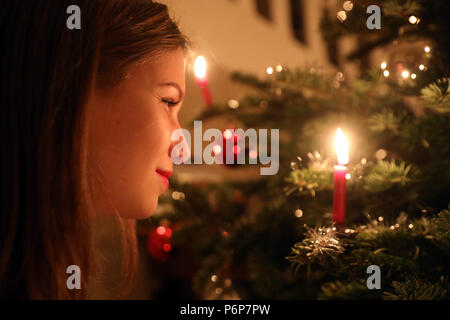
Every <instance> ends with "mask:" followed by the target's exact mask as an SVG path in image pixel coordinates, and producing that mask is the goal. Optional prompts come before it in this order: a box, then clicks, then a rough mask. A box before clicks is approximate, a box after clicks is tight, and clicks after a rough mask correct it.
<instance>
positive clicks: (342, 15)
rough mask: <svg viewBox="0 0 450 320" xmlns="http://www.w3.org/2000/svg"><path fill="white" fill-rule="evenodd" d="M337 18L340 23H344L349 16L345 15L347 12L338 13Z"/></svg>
mask: <svg viewBox="0 0 450 320" xmlns="http://www.w3.org/2000/svg"><path fill="white" fill-rule="evenodd" d="M337 18H338V19H339V21H341V22H344V21H345V20H346V19H347V14H346V13H345V11H339V12H338V13H337Z"/></svg>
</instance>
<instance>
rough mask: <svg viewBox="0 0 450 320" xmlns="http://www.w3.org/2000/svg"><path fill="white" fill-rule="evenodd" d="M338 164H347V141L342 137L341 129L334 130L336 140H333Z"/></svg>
mask: <svg viewBox="0 0 450 320" xmlns="http://www.w3.org/2000/svg"><path fill="white" fill-rule="evenodd" d="M334 146H335V148H336V153H337V158H338V163H339V164H340V165H341V166H343V165H345V164H347V163H348V141H347V138H346V137H345V136H344V133H343V132H342V130H341V128H338V129H337V130H336V138H335V140H334Z"/></svg>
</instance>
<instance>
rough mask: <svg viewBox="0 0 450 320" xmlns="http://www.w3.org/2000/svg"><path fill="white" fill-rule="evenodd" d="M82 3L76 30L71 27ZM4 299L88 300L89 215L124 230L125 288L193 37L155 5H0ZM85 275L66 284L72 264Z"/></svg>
mask: <svg viewBox="0 0 450 320" xmlns="http://www.w3.org/2000/svg"><path fill="white" fill-rule="evenodd" d="M71 5H77V6H78V7H79V9H80V21H81V24H80V27H81V28H80V29H69V28H68V27H67V25H66V21H67V19H68V18H69V17H70V14H69V13H67V11H68V10H67V8H68V7H69V6H71ZM0 28H1V42H0V43H1V51H0V64H1V69H0V70H1V73H0V74H1V75H0V77H1V83H2V85H1V89H0V90H1V95H0V97H1V110H2V116H1V117H0V123H1V126H0V128H1V135H2V137H3V152H1V165H0V167H1V174H2V179H1V185H2V190H1V195H0V199H1V200H0V202H1V214H0V297H1V298H3V299H5V298H7V299H70V298H77V299H80V298H86V297H88V292H87V290H86V289H87V287H88V281H89V279H90V278H91V277H92V275H94V274H95V273H94V272H95V270H96V269H97V268H96V266H95V262H94V261H95V259H94V254H93V245H92V241H91V239H92V238H93V237H92V235H93V230H92V228H91V226H92V222H93V221H94V220H95V218H96V217H99V216H111V215H113V216H116V217H117V219H119V221H120V222H121V226H122V230H123V251H124V260H123V272H122V274H123V276H124V278H123V286H122V287H123V289H124V290H123V291H122V295H124V294H125V293H126V291H127V290H126V289H127V288H130V286H131V284H132V283H133V279H134V269H135V265H136V255H137V254H136V235H135V231H134V223H135V219H142V218H146V217H148V216H150V215H151V214H152V212H153V211H154V210H155V208H156V205H157V200H158V196H159V195H160V194H161V193H162V192H164V190H166V189H167V187H168V178H169V177H170V174H171V171H172V161H171V157H170V155H171V148H172V147H173V146H174V145H175V144H176V143H175V142H172V141H171V139H170V137H171V133H172V131H173V130H175V129H177V128H179V123H178V119H177V115H178V112H179V110H180V107H181V105H182V101H183V97H184V94H185V83H184V56H185V54H186V52H187V49H188V40H187V39H186V37H185V36H183V35H182V34H181V33H180V31H179V29H178V27H177V25H176V24H175V23H174V22H173V21H172V20H171V19H170V17H169V15H168V12H167V8H166V6H164V5H162V4H158V3H154V2H152V1H150V0H79V1H74V0H70V1H65V0H64V1H62V0H58V1H51V0H31V1H17V0H5V1H2V10H0ZM70 265H76V266H78V267H79V268H80V270H81V289H80V290H77V289H75V290H69V289H68V286H67V283H66V281H67V278H68V276H69V275H68V274H67V273H66V271H67V268H68V266H70Z"/></svg>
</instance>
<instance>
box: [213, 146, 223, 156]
mask: <svg viewBox="0 0 450 320" xmlns="http://www.w3.org/2000/svg"><path fill="white" fill-rule="evenodd" d="M213 152H214V154H219V153H221V152H222V147H221V146H219V145H218V144H216V145H215V146H214V147H213Z"/></svg>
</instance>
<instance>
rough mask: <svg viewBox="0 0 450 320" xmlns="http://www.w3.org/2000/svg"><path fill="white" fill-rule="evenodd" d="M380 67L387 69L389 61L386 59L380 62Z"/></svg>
mask: <svg viewBox="0 0 450 320" xmlns="http://www.w3.org/2000/svg"><path fill="white" fill-rule="evenodd" d="M380 67H381V69H383V70H384V69H386V67H387V63H386V62H385V61H383V62H382V63H381V64H380Z"/></svg>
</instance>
